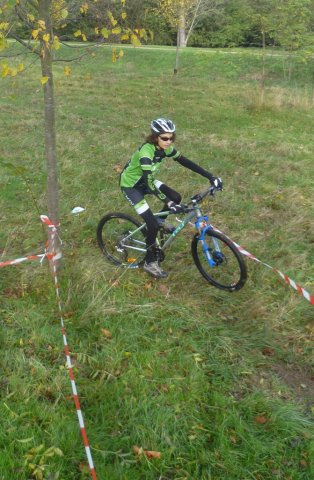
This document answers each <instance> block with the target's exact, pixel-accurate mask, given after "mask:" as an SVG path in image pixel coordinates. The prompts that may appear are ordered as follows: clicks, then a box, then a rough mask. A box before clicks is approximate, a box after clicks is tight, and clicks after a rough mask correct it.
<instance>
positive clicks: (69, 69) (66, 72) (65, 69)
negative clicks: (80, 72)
mask: <svg viewBox="0 0 314 480" xmlns="http://www.w3.org/2000/svg"><path fill="white" fill-rule="evenodd" d="M63 73H64V75H65V76H66V77H68V76H69V75H71V73H72V70H71V68H70V67H68V66H66V67H64V70H63Z"/></svg>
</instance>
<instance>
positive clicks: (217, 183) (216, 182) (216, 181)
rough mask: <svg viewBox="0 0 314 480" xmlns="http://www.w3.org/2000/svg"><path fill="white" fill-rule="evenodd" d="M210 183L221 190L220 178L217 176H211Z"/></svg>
mask: <svg viewBox="0 0 314 480" xmlns="http://www.w3.org/2000/svg"><path fill="white" fill-rule="evenodd" d="M210 184H211V186H212V187H215V188H216V189H217V190H223V184H222V179H221V178H219V177H211V179H210Z"/></svg>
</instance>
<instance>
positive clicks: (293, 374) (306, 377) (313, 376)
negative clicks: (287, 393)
mask: <svg viewBox="0 0 314 480" xmlns="http://www.w3.org/2000/svg"><path fill="white" fill-rule="evenodd" d="M272 371H273V372H274V373H275V374H276V375H277V376H278V377H279V378H280V379H281V380H282V381H283V382H284V383H285V384H286V385H287V386H288V387H289V388H290V389H291V394H292V396H293V397H295V398H297V399H299V400H301V402H302V403H305V405H306V406H307V407H311V406H313V404H314V372H313V371H311V370H307V369H304V368H299V367H296V366H295V365H289V364H284V363H279V364H276V365H273V366H272Z"/></svg>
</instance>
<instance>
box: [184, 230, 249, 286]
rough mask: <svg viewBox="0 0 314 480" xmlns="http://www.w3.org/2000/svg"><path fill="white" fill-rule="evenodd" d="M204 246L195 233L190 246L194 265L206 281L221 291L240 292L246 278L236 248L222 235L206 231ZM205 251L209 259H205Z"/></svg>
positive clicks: (244, 268)
mask: <svg viewBox="0 0 314 480" xmlns="http://www.w3.org/2000/svg"><path fill="white" fill-rule="evenodd" d="M204 242H205V245H203V243H202V241H201V240H200V238H199V234H198V233H197V234H196V235H195V236H194V238H193V240H192V244H191V251H192V256H193V260H194V262H195V265H196V266H197V268H198V270H199V271H200V273H201V274H202V275H203V277H204V278H206V280H207V281H208V282H209V283H211V284H212V285H214V286H215V287H217V288H220V289H221V290H228V291H229V292H233V291H235V290H240V288H242V287H243V285H244V284H245V281H246V278H247V269H246V265H245V262H244V259H243V257H242V255H241V253H240V252H239V250H238V249H237V247H236V246H235V245H234V244H233V243H232V242H231V240H229V239H228V238H227V237H225V236H224V235H223V234H221V233H219V232H216V231H215V230H207V231H206V232H205V238H204ZM204 247H205V249H208V254H209V256H210V257H211V259H208V258H207V255H206V253H205V252H204Z"/></svg>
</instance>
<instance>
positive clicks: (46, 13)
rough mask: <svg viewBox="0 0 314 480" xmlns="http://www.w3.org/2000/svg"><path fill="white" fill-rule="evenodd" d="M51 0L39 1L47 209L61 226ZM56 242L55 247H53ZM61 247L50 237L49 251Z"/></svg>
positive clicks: (56, 251)
mask: <svg viewBox="0 0 314 480" xmlns="http://www.w3.org/2000/svg"><path fill="white" fill-rule="evenodd" d="M51 3H52V1H51V0H40V1H39V14H40V18H41V19H43V20H44V22H45V25H46V30H45V32H46V33H49V34H50V41H49V42H45V41H43V40H42V41H41V57H40V58H41V69H42V76H43V77H47V78H48V81H47V82H46V83H45V84H44V129H45V152H46V166H47V207H48V217H49V219H50V220H51V222H52V223H53V224H54V225H58V224H59V188H58V170H57V164H58V162H57V153H56V129H55V100H54V84H53V72H52V51H51V42H52V41H53V32H52V26H51V16H50V8H51ZM52 241H54V245H52ZM59 250H60V245H59V241H58V236H57V235H55V236H54V238H51V232H50V235H49V247H48V251H49V252H52V251H54V253H59Z"/></svg>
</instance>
